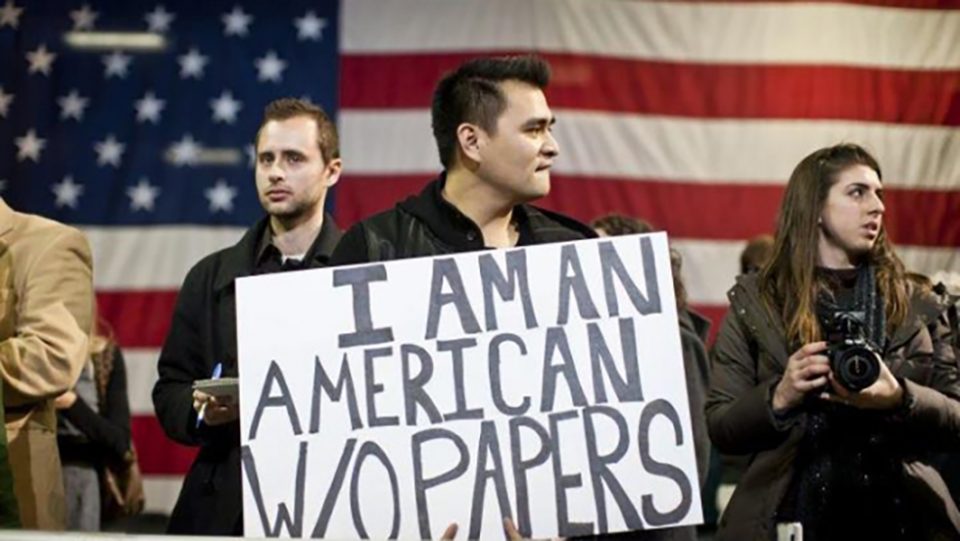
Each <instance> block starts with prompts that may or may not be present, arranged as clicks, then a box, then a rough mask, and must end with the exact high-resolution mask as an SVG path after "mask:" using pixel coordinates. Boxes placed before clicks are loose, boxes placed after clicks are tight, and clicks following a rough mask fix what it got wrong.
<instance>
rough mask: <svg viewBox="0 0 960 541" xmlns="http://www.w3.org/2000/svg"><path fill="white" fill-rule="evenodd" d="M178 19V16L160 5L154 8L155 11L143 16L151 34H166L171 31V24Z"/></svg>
mask: <svg viewBox="0 0 960 541" xmlns="http://www.w3.org/2000/svg"><path fill="white" fill-rule="evenodd" d="M176 18H177V16H176V15H174V14H173V13H170V12H169V11H167V10H166V9H165V8H164V7H163V4H160V5H158V6H157V7H155V8H153V11H151V12H150V13H147V14H146V15H144V16H143V19H144V20H145V21H147V26H148V27H149V28H150V31H151V32H166V31H167V30H169V29H170V23H172V22H173V20H174V19H176Z"/></svg>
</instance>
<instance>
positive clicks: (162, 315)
mask: <svg viewBox="0 0 960 541" xmlns="http://www.w3.org/2000/svg"><path fill="white" fill-rule="evenodd" d="M176 302H177V292H176V291H170V290H129V291H97V310H99V312H100V316H101V317H103V318H105V319H106V320H107V321H108V322H109V323H110V325H111V326H113V331H114V333H115V336H116V339H117V343H119V344H120V345H121V346H123V347H126V348H159V347H160V346H162V345H163V341H164V339H165V338H166V337H167V331H168V330H169V328H170V317H171V316H172V315H173V308H174V306H175V305H176Z"/></svg>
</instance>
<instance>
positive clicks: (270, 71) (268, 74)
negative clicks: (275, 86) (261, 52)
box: [254, 51, 287, 83]
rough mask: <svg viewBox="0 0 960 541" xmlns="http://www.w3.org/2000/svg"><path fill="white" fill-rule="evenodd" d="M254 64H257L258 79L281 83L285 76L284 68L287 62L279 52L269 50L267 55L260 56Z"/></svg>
mask: <svg viewBox="0 0 960 541" xmlns="http://www.w3.org/2000/svg"><path fill="white" fill-rule="evenodd" d="M254 64H256V65H257V71H258V72H260V73H259V74H257V80H260V81H273V82H275V83H279V82H280V79H282V78H283V70H285V69H286V68H287V63H286V62H285V61H283V60H282V59H281V58H280V57H278V56H277V53H275V52H273V51H268V52H267V54H266V56H264V57H263V58H258V59H257V60H256V61H255V62H254Z"/></svg>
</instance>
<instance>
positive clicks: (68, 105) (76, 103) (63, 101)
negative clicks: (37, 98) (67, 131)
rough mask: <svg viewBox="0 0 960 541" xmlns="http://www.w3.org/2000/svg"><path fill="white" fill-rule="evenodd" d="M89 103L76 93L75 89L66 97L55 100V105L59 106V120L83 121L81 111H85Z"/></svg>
mask: <svg viewBox="0 0 960 541" xmlns="http://www.w3.org/2000/svg"><path fill="white" fill-rule="evenodd" d="M89 101H90V100H89V99H87V98H84V97H83V96H81V95H80V94H79V93H77V90H76V89H73V90H71V91H70V93H69V94H67V95H66V96H61V97H60V98H57V103H59V104H60V118H62V119H64V120H65V119H68V118H72V119H75V120H83V110H84V109H86V107H87V102H89Z"/></svg>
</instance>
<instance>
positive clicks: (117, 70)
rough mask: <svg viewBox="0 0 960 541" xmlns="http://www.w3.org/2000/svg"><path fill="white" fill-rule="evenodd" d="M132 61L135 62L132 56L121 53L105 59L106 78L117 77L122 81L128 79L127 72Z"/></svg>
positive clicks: (115, 53)
mask: <svg viewBox="0 0 960 541" xmlns="http://www.w3.org/2000/svg"><path fill="white" fill-rule="evenodd" d="M131 60H133V57H132V56H130V55H128V54H123V53H122V52H120V51H114V52H112V53H110V54H108V55H107V56H105V57H103V65H104V67H105V68H106V69H105V70H104V73H103V75H104V77H106V78H107V79H109V78H110V77H113V76H114V75H116V76H117V77H119V78H121V79H125V78H126V77H127V70H128V69H130V61H131Z"/></svg>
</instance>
